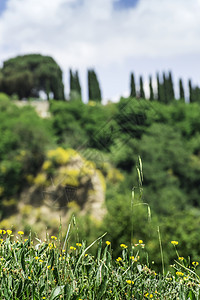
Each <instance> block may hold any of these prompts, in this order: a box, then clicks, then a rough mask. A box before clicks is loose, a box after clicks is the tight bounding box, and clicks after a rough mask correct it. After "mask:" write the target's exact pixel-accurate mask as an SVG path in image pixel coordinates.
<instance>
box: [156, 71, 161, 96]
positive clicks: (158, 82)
mask: <svg viewBox="0 0 200 300" xmlns="http://www.w3.org/2000/svg"><path fill="white" fill-rule="evenodd" d="M156 80H157V99H158V101H160V100H161V96H160V78H159V74H158V73H157V74H156Z"/></svg>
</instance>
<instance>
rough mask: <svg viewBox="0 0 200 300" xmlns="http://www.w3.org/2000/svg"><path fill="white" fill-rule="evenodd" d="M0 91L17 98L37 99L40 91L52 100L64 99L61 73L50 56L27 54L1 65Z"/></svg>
mask: <svg viewBox="0 0 200 300" xmlns="http://www.w3.org/2000/svg"><path fill="white" fill-rule="evenodd" d="M0 73H1V76H0V90H1V91H2V92H4V93H6V94H8V95H13V94H17V95H18V96H19V98H28V97H39V94H40V92H41V91H44V92H45V93H46V96H47V99H49V98H50V93H52V94H53V98H54V99H56V100H58V99H60V100H63V99H64V85H63V82H62V71H61V69H60V67H59V66H58V64H57V63H56V62H55V60H54V59H53V58H52V57H50V56H42V55H40V54H29V55H24V56H17V57H15V58H11V59H9V60H7V61H5V62H4V63H3V68H2V69H1V71H0Z"/></svg>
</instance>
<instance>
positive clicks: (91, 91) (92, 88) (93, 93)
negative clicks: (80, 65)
mask: <svg viewBox="0 0 200 300" xmlns="http://www.w3.org/2000/svg"><path fill="white" fill-rule="evenodd" d="M88 96H89V100H93V101H96V102H101V90H100V87H99V82H98V79H97V75H96V73H95V71H94V70H92V69H91V70H88Z"/></svg>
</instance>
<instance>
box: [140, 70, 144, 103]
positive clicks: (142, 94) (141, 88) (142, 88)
mask: <svg viewBox="0 0 200 300" xmlns="http://www.w3.org/2000/svg"><path fill="white" fill-rule="evenodd" d="M139 80H140V92H139V97H140V98H141V99H145V93H144V86H143V78H142V76H140V79H139Z"/></svg>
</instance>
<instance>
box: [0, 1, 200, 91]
mask: <svg viewBox="0 0 200 300" xmlns="http://www.w3.org/2000/svg"><path fill="white" fill-rule="evenodd" d="M114 1H115V0H56V1H49V0H8V8H7V11H6V12H5V13H4V14H3V15H2V17H1V18H0V57H1V58H2V59H3V60H5V59H7V58H9V57H11V56H15V55H18V54H24V53H30V52H31V53H34V52H37V53H38V52H39V53H42V54H48V55H52V56H53V57H54V58H55V59H56V60H57V62H58V63H59V64H60V65H61V67H62V68H63V70H67V69H68V68H69V67H76V68H79V69H80V70H82V72H83V70H84V69H86V68H87V67H91V66H94V67H96V69H98V68H99V69H103V68H104V70H105V69H106V68H109V66H110V67H111V66H112V65H113V64H114V65H115V66H118V68H119V69H120V68H125V65H126V64H127V61H130V59H131V58H134V59H135V58H138V59H141V58H142V57H149V59H155V58H158V57H160V58H165V57H173V56H178V55H185V54H188V53H189V54H191V55H192V54H195V53H199V51H200V39H199V34H200V18H199V13H200V0H190V1H188V0H140V1H139V4H138V6H137V7H136V8H134V9H129V10H121V11H119V10H116V11H115V10H114V8H113V3H114ZM126 66H127V65H126ZM127 67H128V66H127ZM121 90H123V88H122V89H121Z"/></svg>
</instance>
